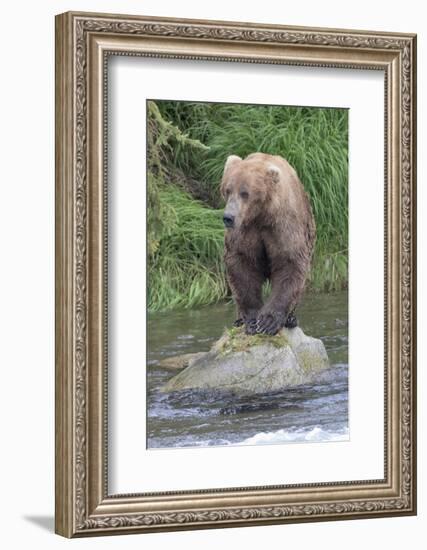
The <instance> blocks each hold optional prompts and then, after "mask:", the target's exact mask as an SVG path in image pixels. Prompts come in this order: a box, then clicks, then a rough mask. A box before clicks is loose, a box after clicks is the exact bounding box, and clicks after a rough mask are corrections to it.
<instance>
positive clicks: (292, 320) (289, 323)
mask: <svg viewBox="0 0 427 550" xmlns="http://www.w3.org/2000/svg"><path fill="white" fill-rule="evenodd" d="M297 326H298V320H297V318H296V317H295V315H294V314H293V313H290V314H289V315H288V318H287V319H286V323H285V327H286V328H295V327H297Z"/></svg>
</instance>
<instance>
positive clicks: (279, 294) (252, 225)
mask: <svg viewBox="0 0 427 550" xmlns="http://www.w3.org/2000/svg"><path fill="white" fill-rule="evenodd" d="M221 193H222V195H223V197H224V199H225V200H226V206H225V210H224V215H233V216H234V219H235V226H234V227H232V228H229V229H226V232H225V251H224V260H225V266H226V272H227V278H228V282H229V285H230V288H231V291H232V293H233V296H234V299H235V302H236V305H237V313H238V318H241V319H242V321H243V323H245V325H246V331H247V332H249V333H254V332H265V333H268V334H275V333H276V332H277V331H278V330H280V328H281V327H282V326H284V325H285V323H286V321H287V318H288V315H291V314H293V311H294V309H295V307H296V305H297V304H298V302H299V301H300V298H301V294H302V292H303V289H304V284H305V280H306V277H307V274H308V272H309V269H310V264H311V258H312V254H313V248H314V243H315V235H316V230H315V222H314V218H313V213H312V210H311V206H310V202H309V199H308V197H307V194H306V193H305V191H304V187H303V185H302V183H301V182H300V180H299V178H298V176H297V174H296V172H295V170H294V169H293V168H292V167H291V166H290V164H289V163H288V162H287V161H286V160H285V159H284V158H282V157H279V156H272V155H267V154H263V153H253V154H251V155H249V156H248V157H246V158H245V159H244V160H242V159H240V158H239V157H236V156H234V155H232V156H230V157H229V158H228V159H227V162H226V165H225V168H224V175H223V179H222V183H221ZM267 279H269V280H270V282H271V287H272V290H271V294H270V296H269V299H268V300H267V301H266V303H265V304H264V303H263V301H262V285H263V282H264V281H265V280H267Z"/></svg>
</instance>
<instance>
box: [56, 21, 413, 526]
mask: <svg viewBox="0 0 427 550" xmlns="http://www.w3.org/2000/svg"><path fill="white" fill-rule="evenodd" d="M415 114H416V37H415V35H411V34H402V33H384V32H367V31H353V30H351V31H350V30H332V29H310V28H303V27H285V26H279V25H257V24H253V23H236V22H222V21H196V20H177V19H164V18H154V17H143V16H142V17H137V16H124V15H108V14H90V13H73V12H69V13H65V14H62V15H58V16H57V18H56V532H57V533H59V534H60V535H63V536H66V537H79V536H90V535H106V534H124V533H135V532H149V531H162V530H178V529H198V528H213V527H235V526H241V525H244V526H248V525H261V524H272V523H289V522H302V521H320V520H335V519H337V520H338V519H352V518H368V517H383V516H398V515H410V514H415V513H416V460H415V459H416V417H415V412H416V407H415V396H416V393H415V384H416V371H415V366H416V357H415V350H416V330H415V328H416V311H415V308H416V299H415V298H416V294H415V293H416V258H415V251H416V234H415V227H416V223H415V222H416V211H415V209H416V189H415V176H416V158H415V152H416V147H415V144H416V142H415V137H416V135H415Z"/></svg>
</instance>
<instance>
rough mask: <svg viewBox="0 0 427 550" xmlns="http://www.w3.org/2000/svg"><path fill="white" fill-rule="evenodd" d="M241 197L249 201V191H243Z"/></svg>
mask: <svg viewBox="0 0 427 550" xmlns="http://www.w3.org/2000/svg"><path fill="white" fill-rule="evenodd" d="M240 196H241V197H242V199H247V198H248V197H249V193H248V192H247V191H241V192H240Z"/></svg>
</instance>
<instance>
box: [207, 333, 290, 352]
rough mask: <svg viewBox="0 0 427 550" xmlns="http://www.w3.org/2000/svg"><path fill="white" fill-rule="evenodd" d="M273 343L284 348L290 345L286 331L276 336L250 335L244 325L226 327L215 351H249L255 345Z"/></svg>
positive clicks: (216, 344) (214, 348) (215, 346)
mask: <svg viewBox="0 0 427 550" xmlns="http://www.w3.org/2000/svg"><path fill="white" fill-rule="evenodd" d="M265 344H271V345H273V346H274V347H275V348H283V347H284V346H286V345H289V341H288V339H287V338H286V335H285V333H284V332H283V331H282V332H279V333H278V334H276V335H275V336H270V335H268V334H254V335H251V336H249V335H248V334H246V333H245V331H244V328H243V327H233V328H231V329H226V331H225V333H224V335H223V336H222V337H221V338H220V339H219V340H218V341H217V342H216V343H215V344H214V347H213V351H215V352H218V353H221V354H222V355H227V354H228V353H232V352H238V351H248V350H249V349H251V348H253V347H255V346H258V345H259V346H262V345H265Z"/></svg>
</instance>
